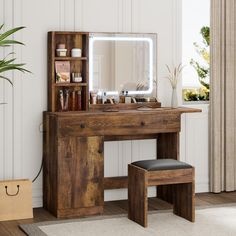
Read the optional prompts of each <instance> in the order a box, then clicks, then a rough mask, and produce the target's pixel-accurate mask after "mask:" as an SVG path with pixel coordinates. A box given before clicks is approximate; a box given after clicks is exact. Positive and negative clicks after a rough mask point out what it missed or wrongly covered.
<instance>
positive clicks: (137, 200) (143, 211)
mask: <svg viewBox="0 0 236 236" xmlns="http://www.w3.org/2000/svg"><path fill="white" fill-rule="evenodd" d="M147 173H148V172H147V171H145V170H144V169H141V168H138V167H136V166H133V165H128V176H129V177H128V205H129V208H128V218H129V219H130V220H133V221H135V222H137V223H138V224H140V225H142V226H143V227H147V211H148V198H147V186H148V175H147Z"/></svg>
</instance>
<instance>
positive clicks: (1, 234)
mask: <svg viewBox="0 0 236 236" xmlns="http://www.w3.org/2000/svg"><path fill="white" fill-rule="evenodd" d="M227 203H236V192H231V193H220V194H213V193H201V194H197V195H196V206H203V207H204V206H214V205H219V204H227ZM171 208H172V206H171V205H170V204H168V203H166V202H163V201H161V200H159V199H156V198H151V199H149V210H167V209H171ZM124 213H125V214H127V201H114V202H106V203H105V207H104V215H117V214H124ZM48 220H57V219H56V218H55V217H54V216H52V215H51V214H50V213H48V212H47V211H45V210H44V209H43V208H36V209H34V219H30V220H18V221H5V222H0V236H13V235H14V236H16V235H17V236H18V235H19V236H21V235H23V236H24V235H25V234H24V233H23V232H22V231H21V230H20V229H19V228H18V225H19V224H30V223H33V222H41V221H48Z"/></svg>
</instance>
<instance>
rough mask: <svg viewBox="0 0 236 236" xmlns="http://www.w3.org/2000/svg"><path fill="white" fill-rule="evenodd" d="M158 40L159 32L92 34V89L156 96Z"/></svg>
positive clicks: (90, 81)
mask: <svg viewBox="0 0 236 236" xmlns="http://www.w3.org/2000/svg"><path fill="white" fill-rule="evenodd" d="M156 40H157V35H156V34H121V33H119V34H117V33H116V34H112V33H108V34H103V33H91V34H90V37H89V72H90V78H89V91H96V92H98V94H102V93H103V92H106V94H107V95H118V94H124V95H131V96H133V95H149V96H153V84H154V81H155V80H156V79H155V75H156Z"/></svg>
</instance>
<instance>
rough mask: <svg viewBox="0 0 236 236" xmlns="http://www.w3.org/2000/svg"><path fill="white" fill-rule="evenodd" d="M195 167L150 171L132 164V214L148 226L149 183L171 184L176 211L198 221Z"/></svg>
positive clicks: (130, 183)
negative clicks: (196, 213)
mask: <svg viewBox="0 0 236 236" xmlns="http://www.w3.org/2000/svg"><path fill="white" fill-rule="evenodd" d="M194 173H195V172H194V168H188V169H176V170H158V171H147V170H145V169H142V168H140V167H137V166H135V165H132V164H129V165H128V202H129V209H128V217H129V219H131V220H133V221H135V222H136V223H138V224H140V225H142V226H143V227H147V209H148V207H147V204H148V200H147V188H148V186H158V187H159V186H160V185H171V186H172V195H171V196H172V199H173V212H174V213H175V214H176V215H178V216H181V217H183V218H185V219H187V220H189V221H191V222H194V220H195V199H194V197H195V189H194V186H195V174H194Z"/></svg>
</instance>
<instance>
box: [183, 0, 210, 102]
mask: <svg viewBox="0 0 236 236" xmlns="http://www.w3.org/2000/svg"><path fill="white" fill-rule="evenodd" d="M182 6H183V9H182V10H183V13H182V14H183V19H182V22H183V23H182V43H183V45H182V62H183V65H185V68H184V70H183V73H182V78H183V80H182V85H183V94H184V100H185V101H193V100H196V101H197V100H209V62H208V63H207V60H209V46H207V45H206V41H205V40H204V37H203V35H204V36H206V34H207V33H208V32H209V25H210V0H183V5H182ZM203 27H204V28H203ZM201 29H202V33H201ZM208 35H209V34H208ZM204 41H205V43H204ZM199 52H200V53H199ZM191 60H192V63H191ZM198 65H199V66H200V68H197V67H198ZM197 69H198V72H197ZM201 70H202V71H201ZM204 73H205V74H204ZM199 75H200V76H199ZM201 76H202V78H201ZM200 81H201V82H200ZM204 83H205V85H204Z"/></svg>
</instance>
